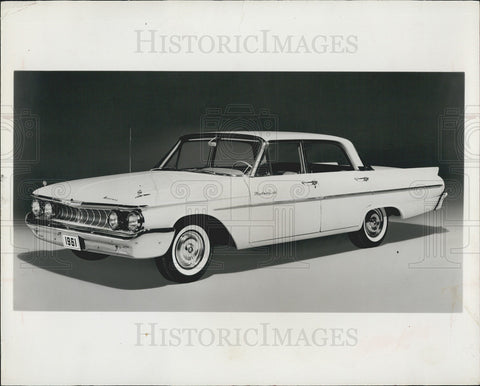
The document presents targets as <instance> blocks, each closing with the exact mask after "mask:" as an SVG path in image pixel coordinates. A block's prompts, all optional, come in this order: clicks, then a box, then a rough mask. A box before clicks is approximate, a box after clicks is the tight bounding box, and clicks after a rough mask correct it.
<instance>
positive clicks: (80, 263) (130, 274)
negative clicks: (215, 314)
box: [18, 222, 448, 290]
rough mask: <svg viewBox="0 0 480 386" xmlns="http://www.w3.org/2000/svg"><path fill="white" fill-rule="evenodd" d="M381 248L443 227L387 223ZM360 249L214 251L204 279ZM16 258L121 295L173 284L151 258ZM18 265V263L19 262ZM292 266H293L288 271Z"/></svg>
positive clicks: (316, 246)
mask: <svg viewBox="0 0 480 386" xmlns="http://www.w3.org/2000/svg"><path fill="white" fill-rule="evenodd" d="M389 228H390V229H389V231H388V233H387V236H386V237H385V240H384V244H390V243H396V242H400V241H405V240H410V239H415V238H420V237H424V236H428V235H431V234H438V233H445V232H448V231H447V230H446V229H445V228H443V227H432V226H426V225H417V224H408V223H400V222H398V223H397V222H391V223H390V224H389ZM356 249H358V248H357V247H355V246H354V245H353V244H352V243H351V242H350V240H349V239H348V236H347V235H346V234H340V235H334V236H327V237H320V238H315V239H308V240H302V241H297V242H291V243H283V244H277V245H273V246H272V245H271V246H267V247H258V248H250V249H243V250H236V249H235V248H232V247H217V248H215V251H214V253H213V255H212V260H211V263H210V265H209V268H208V270H207V272H206V273H205V275H204V277H203V279H207V278H208V277H210V276H212V275H216V274H222V273H233V272H242V271H248V270H254V269H258V268H264V267H272V266H281V265H284V264H292V263H293V264H297V265H298V267H299V268H300V267H308V260H310V259H315V258H321V257H325V256H330V255H335V254H340V253H345V252H350V251H353V250H356ZM18 258H19V259H20V260H21V261H22V262H25V263H28V264H30V265H33V266H35V267H38V268H41V269H45V270H48V271H51V272H54V273H57V274H60V275H64V276H67V277H71V278H75V279H79V280H83V281H88V282H91V283H95V284H99V285H103V286H107V287H112V288H117V289H124V290H141V289H149V288H157V287H163V286H167V285H177V284H175V283H172V282H170V281H168V280H166V279H164V278H163V277H162V275H161V274H160V273H159V272H158V270H157V267H156V264H155V260H154V259H138V260H135V259H128V258H124V257H117V256H108V257H106V258H105V259H102V260H97V261H87V260H83V259H81V258H79V257H77V256H75V255H74V254H73V253H72V252H71V251H69V250H67V249H58V250H53V251H47V250H40V251H33V252H24V253H20V254H19V255H18ZM21 264H22V263H21ZM289 267H291V266H289Z"/></svg>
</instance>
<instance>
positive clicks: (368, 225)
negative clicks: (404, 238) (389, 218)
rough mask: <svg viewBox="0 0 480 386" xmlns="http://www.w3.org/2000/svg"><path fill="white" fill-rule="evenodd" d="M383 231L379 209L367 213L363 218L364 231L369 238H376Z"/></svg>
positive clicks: (381, 215)
mask: <svg viewBox="0 0 480 386" xmlns="http://www.w3.org/2000/svg"><path fill="white" fill-rule="evenodd" d="M382 229H383V214H382V212H381V211H380V209H375V210H372V211H370V212H368V214H367V216H366V218H365V230H366V231H367V233H368V235H369V236H370V237H377V236H378V235H379V234H380V233H381V232H382Z"/></svg>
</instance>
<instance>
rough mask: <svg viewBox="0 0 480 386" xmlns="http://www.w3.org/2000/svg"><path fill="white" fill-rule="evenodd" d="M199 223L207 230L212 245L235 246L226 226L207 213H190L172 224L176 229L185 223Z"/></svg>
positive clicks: (185, 224)
mask: <svg viewBox="0 0 480 386" xmlns="http://www.w3.org/2000/svg"><path fill="white" fill-rule="evenodd" d="M191 224H195V225H200V226H202V227H203V228H204V229H205V231H206V232H207V234H208V236H209V237H210V239H211V242H212V244H213V245H232V246H234V247H235V248H237V244H236V242H235V240H234V239H233V237H232V235H231V233H230V231H229V230H228V229H227V227H226V226H225V225H224V224H223V223H222V222H221V221H220V220H218V219H217V218H215V217H213V216H211V215H208V214H191V215H186V216H183V217H181V218H180V219H178V220H177V222H175V224H174V226H173V227H174V228H175V230H176V231H178V230H179V229H181V228H183V227H184V226H187V225H191Z"/></svg>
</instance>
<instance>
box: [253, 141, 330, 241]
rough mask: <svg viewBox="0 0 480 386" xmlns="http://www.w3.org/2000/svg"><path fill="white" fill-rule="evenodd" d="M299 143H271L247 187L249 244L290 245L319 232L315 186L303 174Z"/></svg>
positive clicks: (319, 215) (318, 206) (319, 219)
mask: <svg viewBox="0 0 480 386" xmlns="http://www.w3.org/2000/svg"><path fill="white" fill-rule="evenodd" d="M302 157H303V155H302V148H301V143H300V141H274V142H270V143H269V144H268V147H267V149H266V150H265V153H264V155H263V157H262V160H261V162H260V164H259V166H258V170H257V173H256V175H255V176H254V177H252V178H250V179H249V183H250V204H251V205H250V220H251V227H250V241H251V242H258V241H265V240H278V241H280V240H281V241H289V239H292V238H293V237H295V236H300V235H305V234H310V233H316V232H319V231H320V222H321V213H320V200H319V192H320V190H319V189H318V184H317V183H316V182H315V181H314V180H313V179H312V178H310V177H311V176H309V175H307V174H305V170H304V166H303V163H302Z"/></svg>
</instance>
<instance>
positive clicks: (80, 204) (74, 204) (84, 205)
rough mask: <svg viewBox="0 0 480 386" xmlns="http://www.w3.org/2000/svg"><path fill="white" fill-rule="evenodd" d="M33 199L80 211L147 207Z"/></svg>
mask: <svg viewBox="0 0 480 386" xmlns="http://www.w3.org/2000/svg"><path fill="white" fill-rule="evenodd" d="M32 198H33V199H38V200H43V201H51V202H56V203H58V204H62V205H65V206H69V207H73V208H79V209H80V208H81V209H105V210H112V209H118V210H122V209H123V210H132V209H141V208H145V207H147V205H120V204H98V203H94V202H82V201H71V200H62V199H60V198H55V197H47V196H43V195H41V194H38V195H33V194H32Z"/></svg>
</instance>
